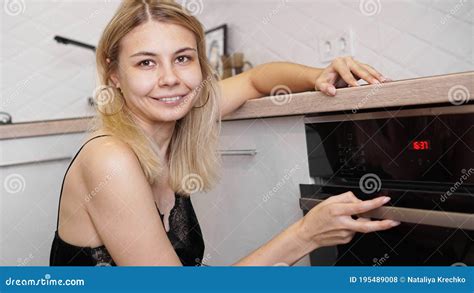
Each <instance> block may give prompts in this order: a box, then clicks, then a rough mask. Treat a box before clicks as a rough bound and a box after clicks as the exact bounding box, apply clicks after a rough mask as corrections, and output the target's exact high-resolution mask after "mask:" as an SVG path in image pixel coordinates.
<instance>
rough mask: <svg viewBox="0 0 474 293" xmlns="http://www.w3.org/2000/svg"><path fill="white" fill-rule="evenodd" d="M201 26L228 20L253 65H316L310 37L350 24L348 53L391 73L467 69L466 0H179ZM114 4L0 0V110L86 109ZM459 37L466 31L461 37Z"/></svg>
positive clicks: (63, 113)
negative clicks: (96, 49) (65, 41)
mask: <svg viewBox="0 0 474 293" xmlns="http://www.w3.org/2000/svg"><path fill="white" fill-rule="evenodd" d="M178 2H180V3H182V4H183V5H184V6H186V7H188V8H189V9H190V10H191V11H192V12H193V13H194V14H195V15H196V16H197V17H198V18H199V19H200V20H201V21H202V22H203V24H204V25H205V26H206V28H212V27H214V26H217V25H219V24H222V23H227V24H228V25H229V52H234V51H242V52H244V53H245V54H246V55H247V58H248V60H249V61H251V62H252V63H253V64H260V63H264V62H269V61H277V60H287V61H292V62H299V63H303V64H307V65H312V66H318V67H323V66H326V65H327V64H328V63H327V62H323V61H321V52H320V48H319V41H320V40H321V39H324V38H325V36H327V35H333V34H337V33H338V32H341V31H344V30H347V29H352V31H353V34H354V42H353V45H354V53H355V57H356V58H357V59H359V60H361V61H364V62H366V63H369V64H372V65H373V66H375V67H376V68H377V69H379V70H380V71H382V72H383V73H384V74H385V75H386V76H388V77H391V78H392V79H404V78H412V77H417V76H427V75H435V74H443V73H449V72H459V71H467V70H473V69H474V64H473V50H472V47H473V44H474V42H473V41H474V40H473V37H472V36H474V33H473V26H472V19H473V3H474V1H472V0H465V1H463V0H418V1H405V0H385V1H384V0H381V1H378V0H370V1H369V0H363V1H357V0H339V1H329V0H327V1H326V0H313V1H309V0H306V1H305V0H286V1H285V0H262V1H254V0H233V1H229V0H225V1H224V0H180V1H178ZM118 4H119V2H118V1H112V0H94V1H92V0H75V1H57V0H36V1H35V0H25V1H12V0H3V1H2V7H3V9H2V12H1V13H2V18H1V32H2V34H1V42H2V45H1V49H2V51H1V61H0V66H1V73H2V76H3V77H2V79H1V84H0V87H1V92H2V99H1V102H0V109H2V110H4V111H7V112H9V113H11V114H12V116H13V120H14V122H22V121H32V120H42V119H56V118H69V117H78V116H85V115H91V114H93V113H94V112H93V109H92V108H91V107H90V106H89V105H88V103H87V97H89V96H91V94H92V92H93V90H94V86H95V71H94V55H93V52H92V51H89V50H86V49H82V48H78V47H75V46H70V45H69V46H65V45H61V44H58V43H56V42H55V41H54V40H53V36H54V35H62V36H65V37H69V38H72V39H75V40H79V41H82V42H85V43H90V44H93V45H96V44H97V42H98V40H99V36H100V34H101V31H102V30H103V28H104V27H105V25H106V23H107V21H108V20H109V19H110V18H111V16H112V15H113V13H114V11H115V9H116V8H117V6H118ZM466 36H471V37H470V38H469V37H466Z"/></svg>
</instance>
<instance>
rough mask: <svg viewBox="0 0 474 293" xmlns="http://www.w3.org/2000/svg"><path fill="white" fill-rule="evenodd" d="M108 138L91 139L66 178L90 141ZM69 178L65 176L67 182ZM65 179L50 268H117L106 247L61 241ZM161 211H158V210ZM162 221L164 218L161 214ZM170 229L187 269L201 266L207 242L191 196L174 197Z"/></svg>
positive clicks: (172, 239)
mask: <svg viewBox="0 0 474 293" xmlns="http://www.w3.org/2000/svg"><path fill="white" fill-rule="evenodd" d="M102 136H106V135H100V136H96V137H93V138H91V139H89V140H88V141H87V142H86V143H84V145H82V147H81V148H80V149H79V151H78V152H77V153H76V155H75V156H74V158H73V159H72V161H71V163H70V164H69V167H68V168H67V170H66V174H67V172H68V171H69V169H70V168H71V165H72V163H73V162H74V160H75V159H76V157H77V155H78V154H79V152H80V151H81V150H82V148H83V147H84V146H85V145H86V144H87V143H88V142H89V141H91V140H93V139H95V138H98V137H102ZM65 177H66V175H64V178H65ZM64 178H63V183H62V187H61V194H60V196H59V205H58V217H57V224H56V231H55V233H54V239H53V243H52V247H51V253H50V258H49V264H50V265H51V266H115V262H114V260H113V259H112V257H111V256H110V254H109V252H108V251H107V248H106V247H105V245H102V246H99V247H94V248H91V247H79V246H75V245H72V244H69V243H67V242H65V241H63V240H62V239H61V237H59V233H58V228H57V227H58V224H59V206H60V203H61V196H62V191H63V188H64ZM157 210H158V207H157ZM159 215H160V217H161V220H162V221H163V216H162V215H161V214H160V213H159ZM169 226H170V229H169V231H168V232H167V235H168V238H169V239H170V241H171V244H172V245H173V248H174V250H175V251H176V254H177V255H178V257H179V258H180V260H181V262H182V264H183V265H185V266H199V265H202V263H201V262H202V257H203V255H204V240H203V238H202V233H201V228H200V226H199V222H198V219H197V217H196V214H195V213H194V208H193V205H192V203H191V198H190V197H189V196H181V195H179V194H177V193H176V194H175V205H174V207H173V209H172V210H171V212H170V216H169Z"/></svg>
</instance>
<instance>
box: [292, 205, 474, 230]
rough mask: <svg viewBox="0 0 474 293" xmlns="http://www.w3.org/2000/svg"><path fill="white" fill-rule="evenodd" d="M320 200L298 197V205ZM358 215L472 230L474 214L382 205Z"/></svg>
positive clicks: (309, 206) (311, 206)
mask: <svg viewBox="0 0 474 293" xmlns="http://www.w3.org/2000/svg"><path fill="white" fill-rule="evenodd" d="M321 202H323V200H322V199H314V198H300V207H301V208H302V209H306V210H309V209H311V208H313V207H314V206H316V205H317V204H319V203H321ZM359 216H361V217H366V218H374V219H389V220H394V221H399V222H405V223H412V224H421V225H431V226H437V227H446V228H454V229H456V228H459V229H464V230H474V214H467V213H457V212H443V211H432V210H422V209H410V208H401V207H393V206H382V207H380V208H377V209H374V210H371V211H368V212H366V213H363V214H359Z"/></svg>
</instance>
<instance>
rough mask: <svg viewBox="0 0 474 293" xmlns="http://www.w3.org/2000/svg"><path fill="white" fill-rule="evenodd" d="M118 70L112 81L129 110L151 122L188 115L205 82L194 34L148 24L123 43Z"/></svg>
mask: <svg viewBox="0 0 474 293" xmlns="http://www.w3.org/2000/svg"><path fill="white" fill-rule="evenodd" d="M118 64H119V66H118V69H117V72H115V73H114V74H113V75H112V80H113V81H114V82H115V83H116V85H117V86H118V87H120V88H121V89H122V92H123V94H124V97H125V100H126V103H127V106H128V107H129V108H130V110H131V111H132V112H133V113H134V114H135V115H138V116H139V117H140V118H141V119H145V120H146V121H148V122H151V123H154V122H170V121H176V120H178V119H181V118H182V117H184V116H185V115H186V113H188V112H189V111H190V109H191V107H192V105H193V102H194V100H195V98H196V95H195V93H194V92H193V91H192V90H193V89H195V88H197V87H198V86H199V84H200V83H201V81H202V73H201V66H200V64H199V59H198V53H197V46H196V40H195V38H194V35H193V33H192V32H191V31H189V30H187V29H186V28H184V27H182V26H179V25H176V24H170V23H163V22H157V21H149V22H147V23H145V24H142V25H140V26H138V27H136V28H134V29H133V30H132V31H130V32H129V33H128V34H127V35H126V36H125V37H124V38H123V39H122V40H121V42H120V54H119V62H118Z"/></svg>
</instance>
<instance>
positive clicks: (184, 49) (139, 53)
mask: <svg viewBox="0 0 474 293" xmlns="http://www.w3.org/2000/svg"><path fill="white" fill-rule="evenodd" d="M188 50H191V51H196V52H197V50H196V49H195V48H191V47H184V48H181V49H179V50H177V51H176V52H174V54H179V53H182V52H184V51H188ZM156 55H157V54H156V53H153V52H147V51H140V52H137V53H135V54H133V55H130V58H131V57H136V56H152V57H156Z"/></svg>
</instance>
